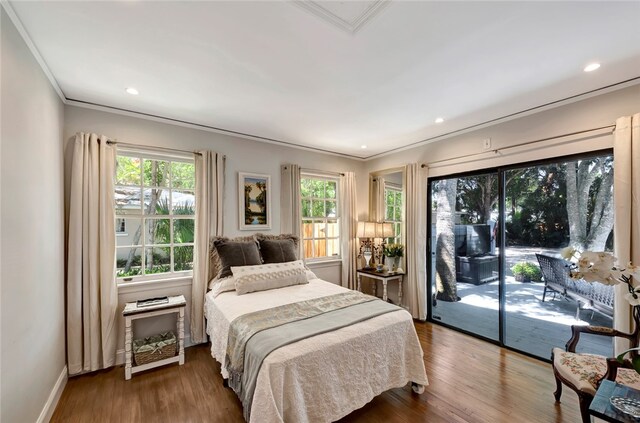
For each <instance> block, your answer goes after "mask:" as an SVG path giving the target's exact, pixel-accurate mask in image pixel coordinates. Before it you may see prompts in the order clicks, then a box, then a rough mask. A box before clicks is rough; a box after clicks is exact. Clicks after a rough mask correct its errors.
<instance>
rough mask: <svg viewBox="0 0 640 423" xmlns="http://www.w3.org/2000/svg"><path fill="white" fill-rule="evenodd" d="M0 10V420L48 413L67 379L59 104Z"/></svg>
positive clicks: (29, 418) (26, 419) (21, 419)
mask: <svg viewBox="0 0 640 423" xmlns="http://www.w3.org/2000/svg"><path fill="white" fill-rule="evenodd" d="M0 10H1V12H0V14H1V15H2V16H1V24H0V26H1V33H2V53H1V64H2V72H1V73H2V76H1V81H2V82H1V87H0V90H1V91H0V98H1V99H2V103H3V106H4V107H2V112H1V122H2V124H1V127H2V129H1V137H0V139H1V142H2V144H1V147H0V151H1V153H0V160H1V167H0V175H1V176H0V181H1V193H2V202H1V217H2V218H1V220H0V222H1V223H0V225H1V229H0V230H1V233H2V241H1V244H2V247H1V248H2V257H1V265H0V267H1V271H0V275H1V276H0V277H1V281H2V290H1V295H2V299H1V304H2V306H1V319H2V336H1V338H2V345H1V350H2V353H1V365H0V373H1V375H2V381H1V386H0V390H1V394H0V401H1V405H0V408H1V410H2V411H1V414H0V419H1V420H2V421H3V422H7V423H10V422H34V421H36V420H38V419H39V417H40V418H47V417H48V413H50V412H52V411H53V409H52V408H51V407H49V408H46V405H50V406H53V407H54V406H55V402H56V401H57V398H55V395H54V396H53V397H50V395H52V393H53V394H55V392H56V391H55V389H54V388H55V387H56V383H57V382H58V381H60V382H61V384H63V383H64V381H66V370H65V329H64V235H63V229H64V220H63V206H64V205H63V157H62V126H63V111H64V109H63V104H62V102H61V101H60V99H59V98H58V96H57V95H56V93H55V91H54V90H53V88H52V87H51V85H50V84H49V81H48V80H47V78H46V76H45V75H44V73H43V72H42V70H41V68H40V67H39V65H38V63H37V62H36V60H35V58H34V57H33V56H32V55H31V53H30V51H29V50H28V48H27V46H26V45H25V43H24V41H23V40H22V38H21V37H20V35H19V33H18V31H17V30H16V28H15V27H14V26H13V24H12V23H11V21H10V19H9V18H8V16H7V15H6V13H5V11H4V9H2V8H0ZM63 372H64V373H63ZM61 376H62V378H61ZM62 386H63V385H62ZM58 387H60V385H58ZM41 413H42V415H41Z"/></svg>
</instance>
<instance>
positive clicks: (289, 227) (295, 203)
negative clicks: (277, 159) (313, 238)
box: [280, 164, 303, 257]
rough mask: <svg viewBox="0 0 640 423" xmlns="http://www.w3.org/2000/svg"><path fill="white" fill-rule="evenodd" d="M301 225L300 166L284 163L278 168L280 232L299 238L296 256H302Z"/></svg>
mask: <svg viewBox="0 0 640 423" xmlns="http://www.w3.org/2000/svg"><path fill="white" fill-rule="evenodd" d="M301 225H302V211H301V209H300V166H298V165H296V164H285V165H282V167H281V168H280V233H283V234H293V235H295V236H297V237H298V238H300V242H299V244H298V257H303V252H302V236H301V233H302V231H301V230H300V227H301Z"/></svg>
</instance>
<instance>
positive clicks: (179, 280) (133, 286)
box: [118, 275, 193, 294]
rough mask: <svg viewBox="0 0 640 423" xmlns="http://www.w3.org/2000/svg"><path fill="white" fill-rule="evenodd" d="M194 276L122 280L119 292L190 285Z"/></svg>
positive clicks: (126, 292) (125, 292)
mask: <svg viewBox="0 0 640 423" xmlns="http://www.w3.org/2000/svg"><path fill="white" fill-rule="evenodd" d="M192 279H193V276H192V275H188V276H180V277H176V278H165V279H150V280H145V281H138V282H122V283H119V284H118V294H128V293H132V292H142V291H154V290H158V289H166V288H174V287H178V286H189V285H191V283H192Z"/></svg>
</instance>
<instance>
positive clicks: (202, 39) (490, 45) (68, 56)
mask: <svg viewBox="0 0 640 423" xmlns="http://www.w3.org/2000/svg"><path fill="white" fill-rule="evenodd" d="M300 3H301V2H275V1H274V2H264V1H256V2H246V1H229V2H220V1H218V2H177V1H173V2H147V1H121V2H115V1H110V2H93V1H87V2H76V1H70V2H57V1H46V2H39V1H30V2H22V1H12V2H11V3H10V5H11V6H12V8H13V9H14V11H15V13H16V15H17V17H18V18H19V20H20V21H21V22H22V25H23V26H24V28H25V30H26V32H27V33H28V35H29V37H30V38H31V40H32V41H33V43H34V45H35V46H36V48H37V50H38V51H39V53H40V54H41V56H42V58H43V59H44V62H46V65H47V66H48V68H49V69H50V71H51V73H52V74H53V76H54V77H55V79H56V81H57V82H58V84H59V86H60V88H61V89H62V92H63V93H64V96H65V97H66V98H67V99H70V100H77V101H81V102H88V103H95V104H100V105H104V106H109V107H114V108H121V109H126V110H130V111H135V112H141V113H147V114H152V115H156V116H161V117H166V118H171V119H177V120H181V121H186V122H190V123H194V124H198V125H205V126H209V127H213V128H219V129H224V130H228V131H236V132H240V133H242V134H247V135H252V136H256V137H263V138H266V139H269V140H277V141H282V142H286V143H290V144H296V145H300V146H305V147H312V148H318V149H322V150H326V151H331V152H336V153H340V154H345V155H349V156H355V157H362V158H366V157H371V156H373V155H376V154H380V153H384V152H388V151H393V150H396V149H398V148H400V147H403V146H407V145H411V144H414V143H417V142H421V141H425V140H429V139H432V138H434V137H438V136H441V135H443V134H448V133H451V132H454V131H459V130H461V129H464V128H467V127H470V126H473V125H477V124H481V123H483V122H487V121H489V120H493V119H496V118H500V117H503V116H507V115H510V114H513V113H517V112H521V111H523V110H526V109H529V108H532V107H537V106H540V105H544V104H547V103H549V102H553V101H556V100H560V99H564V98H567V97H571V96H575V95H577V94H581V93H585V92H587V91H591V90H594V89H599V88H602V87H605V86H608V85H611V84H615V83H619V82H621V81H625V80H629V79H632V78H637V77H640V25H638V18H639V17H640V2H637V1H636V2H619V3H618V2H612V1H603V2H477V1H470V2H403V1H391V2H380V1H364V2H331V3H328V2H319V1H315V2H305V4H302V5H301V4H300ZM594 61H596V62H600V63H602V67H601V68H600V69H599V70H597V71H595V72H591V73H585V72H583V71H582V69H583V68H584V66H586V65H587V64H588V63H590V62H594ZM127 87H135V88H136V89H138V90H139V92H140V95H138V96H132V95H129V94H127V93H126V92H125V88H127ZM438 117H442V118H444V122H443V123H440V124H436V123H434V120H435V119H436V118H438ZM362 145H366V146H367V148H366V149H362V148H361V146H362Z"/></svg>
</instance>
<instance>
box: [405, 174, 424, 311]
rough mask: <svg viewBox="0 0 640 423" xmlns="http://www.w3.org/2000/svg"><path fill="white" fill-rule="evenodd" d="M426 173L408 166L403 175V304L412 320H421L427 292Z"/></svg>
mask: <svg viewBox="0 0 640 423" xmlns="http://www.w3.org/2000/svg"><path fill="white" fill-rule="evenodd" d="M426 180H427V171H426V168H425V169H423V168H422V167H421V165H419V164H417V163H411V164H408V165H407V166H406V167H405V171H404V183H403V189H404V195H403V197H404V198H405V210H406V225H405V236H404V239H405V240H406V242H407V246H406V247H407V248H406V253H407V254H406V259H407V268H406V269H405V270H406V276H405V287H406V298H407V301H406V304H407V305H408V306H409V310H410V311H411V315H412V316H413V317H414V318H415V319H420V320H425V319H426V318H427V312H426V288H427V275H426V266H427V214H426V213H427V211H426V210H427V204H426V201H427V192H426Z"/></svg>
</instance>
